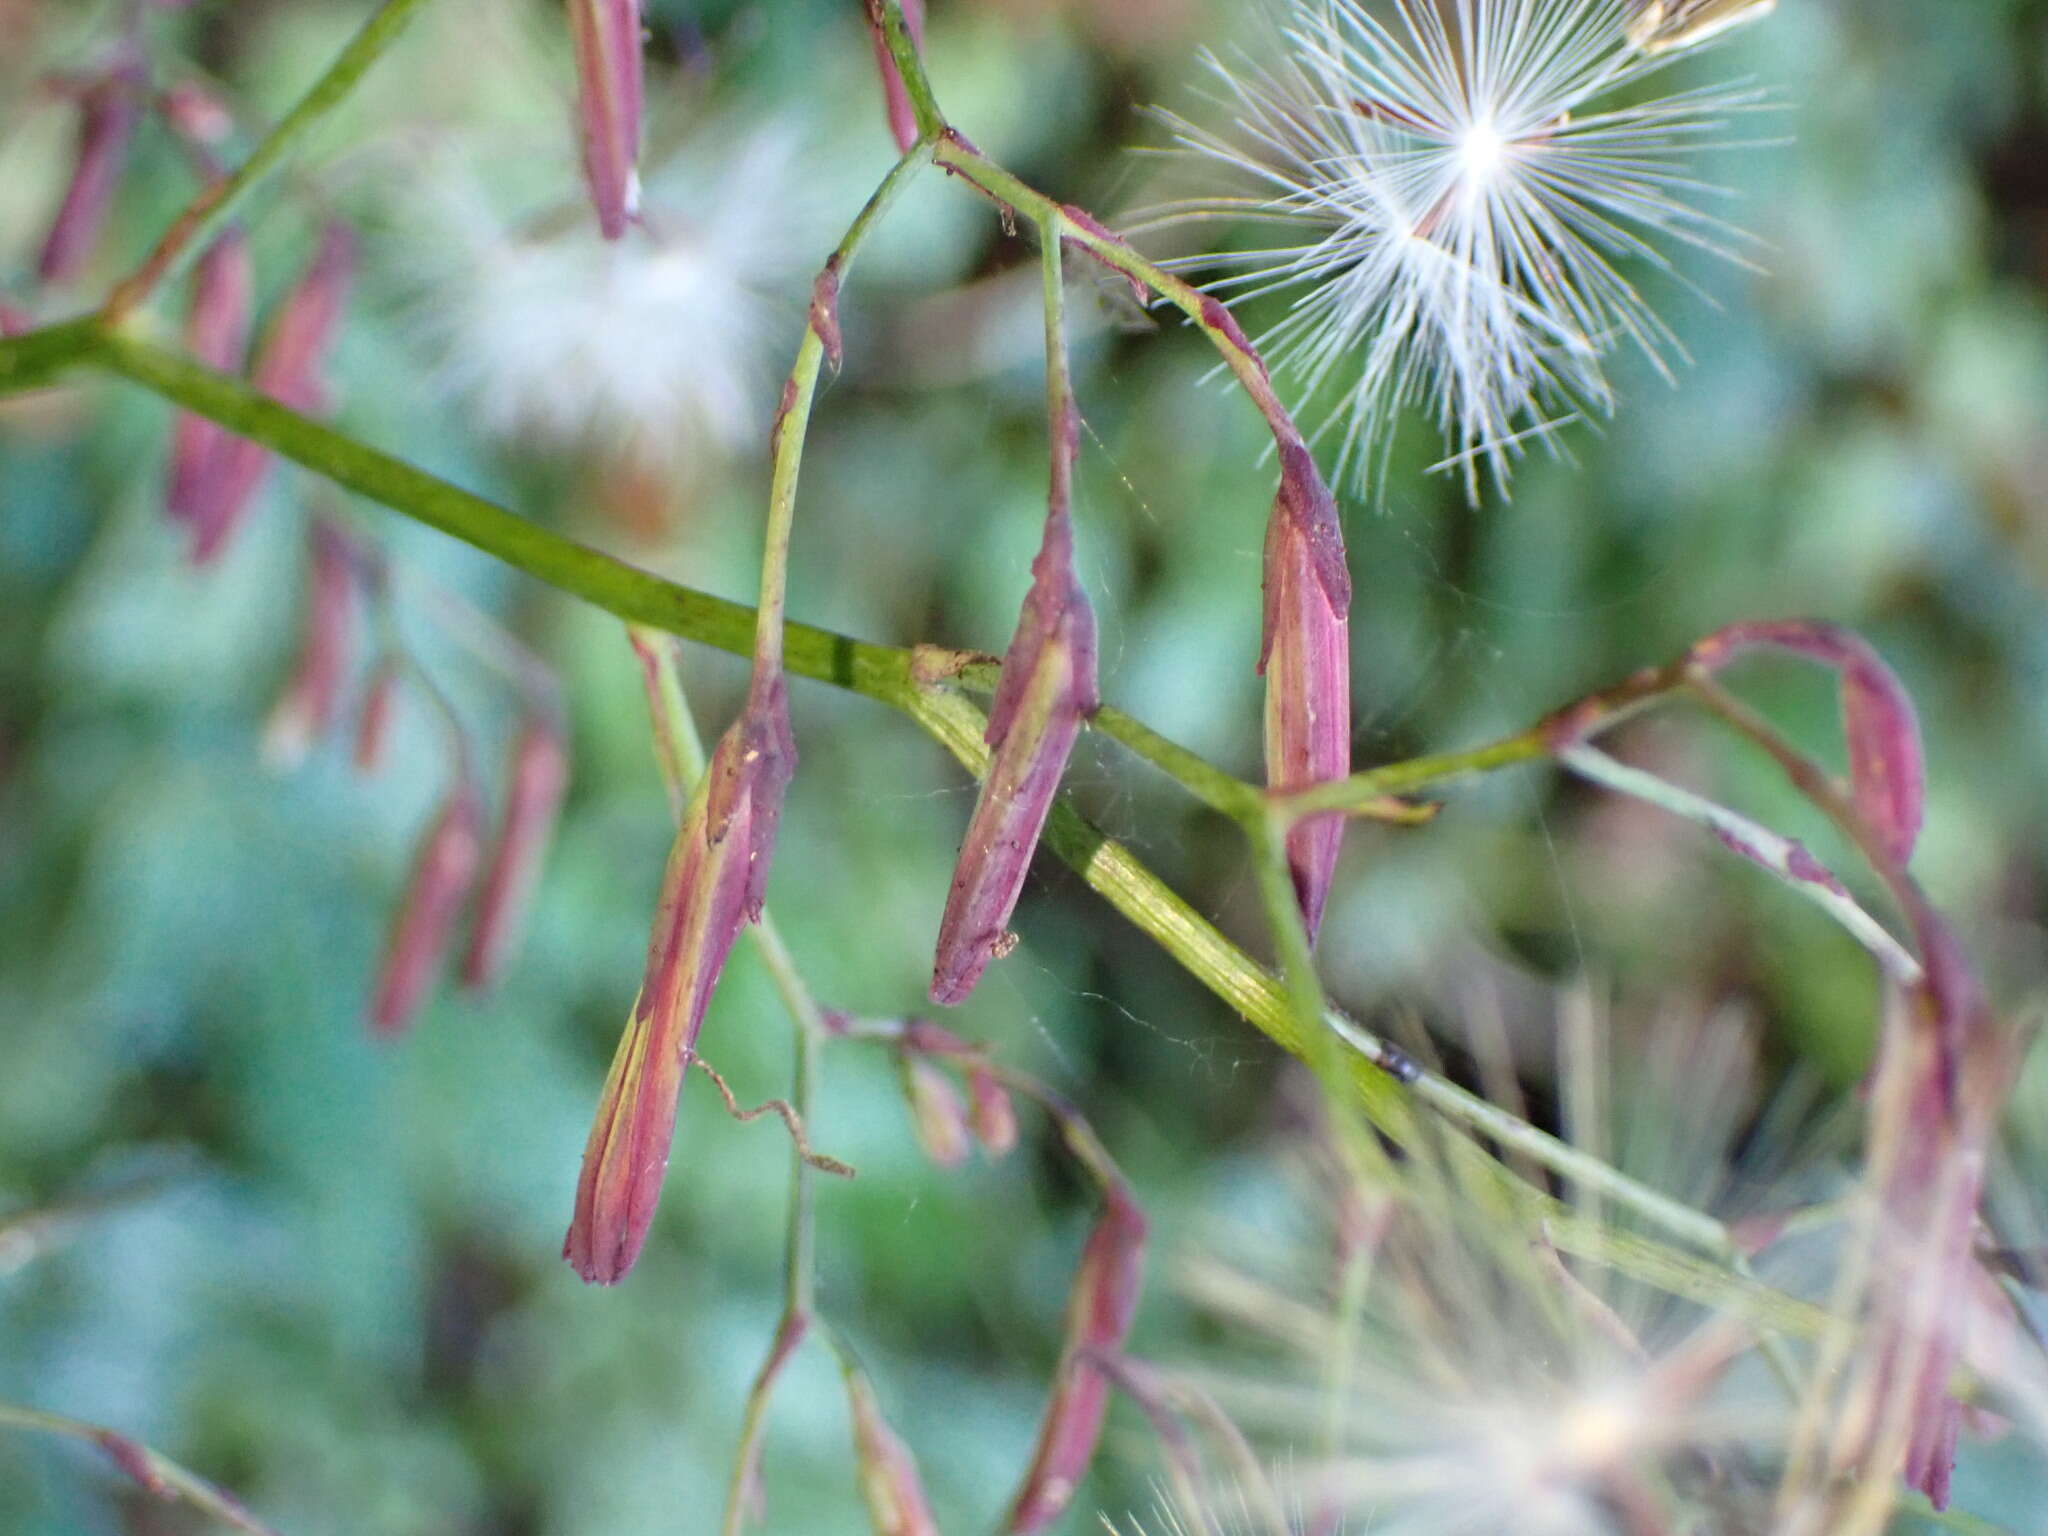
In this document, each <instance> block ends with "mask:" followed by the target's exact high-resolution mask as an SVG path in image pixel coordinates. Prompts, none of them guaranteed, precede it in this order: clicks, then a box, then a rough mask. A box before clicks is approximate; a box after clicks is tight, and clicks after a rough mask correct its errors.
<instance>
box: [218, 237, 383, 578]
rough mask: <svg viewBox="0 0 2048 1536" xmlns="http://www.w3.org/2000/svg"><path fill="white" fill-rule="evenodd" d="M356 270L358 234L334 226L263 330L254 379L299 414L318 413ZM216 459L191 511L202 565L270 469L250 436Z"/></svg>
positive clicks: (233, 440) (230, 440) (226, 445)
mask: <svg viewBox="0 0 2048 1536" xmlns="http://www.w3.org/2000/svg"><path fill="white" fill-rule="evenodd" d="M354 271H355V236H354V235H353V234H352V233H351V232H350V231H349V228H348V226H347V225H345V224H341V223H330V224H329V225H328V226H327V227H326V228H325V229H324V230H323V231H322V232H321V236H320V245H319V248H318V249H317V250H316V251H315V252H314V256H313V260H312V263H311V264H310V265H309V266H308V267H307V268H306V271H305V274H304V275H303V276H302V277H301V278H300V279H299V281H298V282H297V283H296V284H295V285H294V286H293V288H292V290H291V292H290V293H288V294H287V295H286V296H285V298H284V301H283V303H282V304H281V305H280V306H279V307H278V311H277V314H276V315H275V317H274V318H273V319H272V320H271V323H270V326H269V328H268V329H267V330H266V331H265V332H264V335H263V341H262V343H261V345H260V346H259V347H258V349H257V354H256V360H255V377H254V379H253V380H252V382H253V383H254V384H255V386H256V388H257V389H258V390H260V391H261V392H262V393H264V394H266V395H268V396H270V398H271V399H273V400H276V401H277V402H279V403H280V404H282V405H288V406H290V407H291V408H292V409H293V410H295V411H314V410H318V409H319V408H320V406H321V404H322V401H323V393H324V391H323V389H322V385H321V381H320V367H321V364H322V362H323V361H324V360H325V358H326V355H327V351H328V348H329V346H330V345H331V344H332V342H333V339H334V332H335V328H336V326H337V325H338V323H339V322H340V319H341V311H342V306H343V304H344V303H346V301H347V298H348V289H349V282H350V279H351V278H352V276H353V274H354ZM211 458H212V460H213V469H212V471H211V472H210V474H209V476H208V479H207V484H206V487H205V492H204V496H203V499H201V500H200V501H199V502H198V504H197V505H196V506H195V507H194V508H193V510H192V512H191V514H190V521H191V523H192V530H193V533H192V559H193V563H194V564H197V565H205V564H207V563H208V562H210V561H211V560H213V559H214V558H215V557H216V556H217V555H219V553H220V552H221V550H222V549H223V548H225V547H226V545H227V541H228V538H229V537H230V536H231V535H232V534H233V533H234V531H235V529H236V528H237V527H238V526H239V525H240V523H241V520H242V516H243V514H244V513H245V512H247V511H248V509H249V505H250V503H251V502H252V501H253V500H254V499H255V496H256V493H257V491H258V490H260V489H261V488H262V485H263V477H264V475H265V473H266V472H267V471H268V470H269V468H270V451H269V450H268V449H267V448H263V447H261V446H259V445H257V444H255V443H252V442H250V441H249V440H248V439H247V438H246V437H234V436H228V437H226V438H224V439H223V440H222V441H221V443H220V444H219V446H218V447H217V449H216V450H215V452H214V453H213V454H212V455H211Z"/></svg>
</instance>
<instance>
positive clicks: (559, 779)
mask: <svg viewBox="0 0 2048 1536" xmlns="http://www.w3.org/2000/svg"><path fill="white" fill-rule="evenodd" d="M568 788H569V754H568V751H567V748H566V746H565V744H564V742H563V740H562V732H561V727H560V725H559V724H558V723H557V722H556V721H555V720H553V719H552V718H549V717H547V716H546V715H544V714H536V715H535V716H533V717H532V718H530V719H529V720H528V721H527V723H526V726H525V728H524V729H523V730H521V731H520V733H519V740H518V741H517V742H516V743H515V744H514V746H513V749H512V773H511V781H510V783H509V784H508V785H507V786H506V790H505V815H504V819H503V820H502V821H501V822H500V823H499V825H498V840H497V841H496V842H495V843H494V844H493V845H492V847H491V859H490V863H489V865H488V866H487V867H486V868H485V870H484V878H483V885H482V889H481V893H480V894H479V896H478V897H477V907H476V921H475V924H474V925H473V926H472V927H471V929H470V936H469V951H468V953H467V954H466V955H465V956H464V957H463V962H462V981H463V984H464V985H465V986H469V987H487V986H489V985H490V984H491V983H492V982H494V981H496V980H497V978H498V976H499V974H500V973H501V972H502V971H503V969H504V964H505V958H506V956H507V955H509V954H510V953H511V950H512V946H513V944H514V942H515V941H516V940H517V938H518V936H519V926H520V922H521V920H522V919H523V918H524V916H525V914H526V906H527V902H528V900H529V899H530V898H531V896H532V894H533V887H534V883H535V881H537V880H538V879H539V878H540V871H541V866H542V864H543V863H545V862H546V860H547V852H548V845H549V844H550V843H551V842H552V841H553V840H554V835H555V823H556V821H557V820H558V819H559V818H560V816H561V812H562V797H563V796H564V795H565V794H566V793H567V792H568Z"/></svg>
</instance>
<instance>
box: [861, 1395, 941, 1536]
mask: <svg viewBox="0 0 2048 1536" xmlns="http://www.w3.org/2000/svg"><path fill="white" fill-rule="evenodd" d="M846 1395H847V1403H848V1407H849V1408H850V1410H851V1416H852V1419H853V1459H854V1465H855V1466H856V1467H858V1468H859V1471H860V1491H861V1497H862V1499H863V1500H864V1501H865V1502H866V1504H867V1506H868V1519H869V1521H870V1523H872V1524H873V1526H874V1528H875V1536H939V1526H938V1522H937V1521H936V1520H934V1519H933V1518H932V1511H931V1505H930V1504H929V1503H928V1502H927V1501H926V1499H925V1495H924V1483H923V1481H922V1480H921V1479H920V1478H919V1477H918V1474H917V1461H916V1458H914V1457H913V1456H912V1455H911V1454H910V1448H909V1447H908V1446H906V1445H905V1444H904V1443H903V1442H902V1441H901V1440H900V1439H898V1438H897V1436H896V1432H895V1431H894V1430H892V1429H891V1428H890V1427H889V1421H888V1420H887V1419H885V1418H883V1417H882V1409H881V1405H880V1404H879V1403H877V1402H876V1401H875V1393H874V1389H873V1388H872V1387H870V1386H869V1385H868V1383H867V1378H866V1377H864V1376H862V1375H861V1374H860V1372H859V1371H857V1370H852V1369H849V1370H848V1371H847V1373H846Z"/></svg>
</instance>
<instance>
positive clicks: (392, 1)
mask: <svg viewBox="0 0 2048 1536" xmlns="http://www.w3.org/2000/svg"><path fill="white" fill-rule="evenodd" d="M426 3H427V0H384V3H383V4H382V5H380V6H379V7H378V8H377V10H376V11H375V13H373V14H372V15H371V17H370V19H369V20H368V21H366V22H364V23H363V26H362V30H361V31H359V32H357V33H356V35H355V36H354V37H352V38H351V39H349V42H348V46H347V47H345V48H343V49H342V50H341V52H340V53H339V54H337V55H336V56H335V59H334V62H333V63H332V64H330V65H328V66H327V71H326V73H325V74H323V75H321V76H320V78H319V79H318V80H315V81H314V82H313V84H312V87H311V89H309V90H308V91H307V92H306V94H305V95H304V96H302V97H300V98H299V102H298V104H297V105H296V106H294V107H293V108H292V109H291V111H289V112H287V113H286V114H285V115H284V117H283V119H282V120H280V121H279V123H278V124H277V126H276V127H274V128H272V129H271V130H270V132H269V133H268V134H266V135H264V138H263V141H262V142H261V143H260V144H258V145H257V146H256V148H255V149H254V150H252V151H251V152H250V154H249V158H248V159H247V160H244V161H243V162H242V164H241V165H240V166H239V167H237V168H236V170H235V172H234V174H232V175H230V176H227V177H225V178H222V179H219V180H214V181H209V182H208V183H207V184H206V186H205V187H204V188H202V189H201V190H200V193H199V195H198V196H197V197H195V198H193V199H192V201H191V202H190V203H189V204H188V205H186V208H185V211H184V212H183V213H181V214H179V215H178V217H177V218H176V219H174V220H173V221H172V223H171V227H170V228H169V229H167V230H165V231H164V233H163V238H162V239H160V240H158V241H157V243H156V247H155V248H154V249H153V250H152V251H151V252H150V253H149V255H148V256H147V257H146V258H145V259H144V260H143V263H142V265H141V266H139V267H137V268H136V269H135V270H134V272H132V273H130V274H129V275H128V276H127V277H126V278H123V279H122V280H121V282H119V283H118V284H116V285H115V287H114V291H113V292H112V293H111V294H110V295H108V297H107V302H106V305H105V307H104V308H103V309H102V310H101V312H100V313H101V318H102V319H103V320H104V321H106V323H107V324H109V325H114V324H118V323H119V322H120V321H121V320H122V319H123V318H124V317H125V316H127V315H128V314H129V313H130V312H131V311H132V310H134V309H135V307H136V306H137V305H139V304H141V303H142V302H143V301H144V300H145V299H147V298H148V297H149V296H150V294H151V293H152V292H153V291H154V290H155V289H156V287H157V286H158V284H160V283H162V282H163V281H164V279H165V278H167V277H168V276H170V274H171V273H172V271H173V270H174V269H175V268H176V267H178V266H179V265H181V264H182V262H183V260H184V259H185V258H186V257H187V256H188V255H190V254H191V253H192V252H194V251H196V250H197V249H199V248H200V247H201V246H203V245H204V244H205V243H206V241H207V240H208V239H209V238H210V237H211V236H212V235H213V233H214V232H215V231H216V230H218V229H219V228H220V227H221V225H222V224H224V223H226V222H227V220H228V219H229V217H231V216H232V215H233V213H234V211H235V209H236V207H237V206H238V205H239V204H240V203H241V201H242V200H243V198H245V197H246V196H247V195H248V194H249V192H250V191H251V190H253V189H254V188H255V186H256V184H257V183H258V182H260V181H262V180H263V178H264V177H266V176H268V175H269V174H270V173H271V172H272V171H273V170H275V169H276V168H277V167H278V166H279V165H281V164H282V163H283V162H284V159H285V157H286V156H287V155H289V154H290V153H291V152H292V151H293V150H294V149H296V148H297V147H298V145H299V142H300V141H301V140H302V139H304V138H305V137H306V136H307V135H308V134H309V133H311V132H312V131H313V130H314V129H315V128H317V127H319V126H320V124H321V123H323V122H325V121H326V120H327V118H328V117H329V116H330V115H331V114H332V113H333V112H334V110H335V108H337V107H339V106H340V105H341V104H342V103H343V102H344V101H346V100H347V99H348V97H349V93H350V92H352V91H353V90H354V89H355V88H356V86H357V84H358V83H359V82H360V81H361V80H362V78H363V76H364V75H366V74H367V73H369V70H370V66H371V65H373V64H375V63H376V62H377V60H378V59H379V58H381V57H383V55H384V52H385V50H386V49H388V48H389V47H390V46H391V45H392V44H393V43H395V42H397V41H398V35H399V33H401V32H403V31H404V30H405V24H406V23H407V22H408V21H410V20H412V18H413V13H414V12H416V11H418V10H419V9H420V8H421V7H422V6H424V5H425V4H426Z"/></svg>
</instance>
